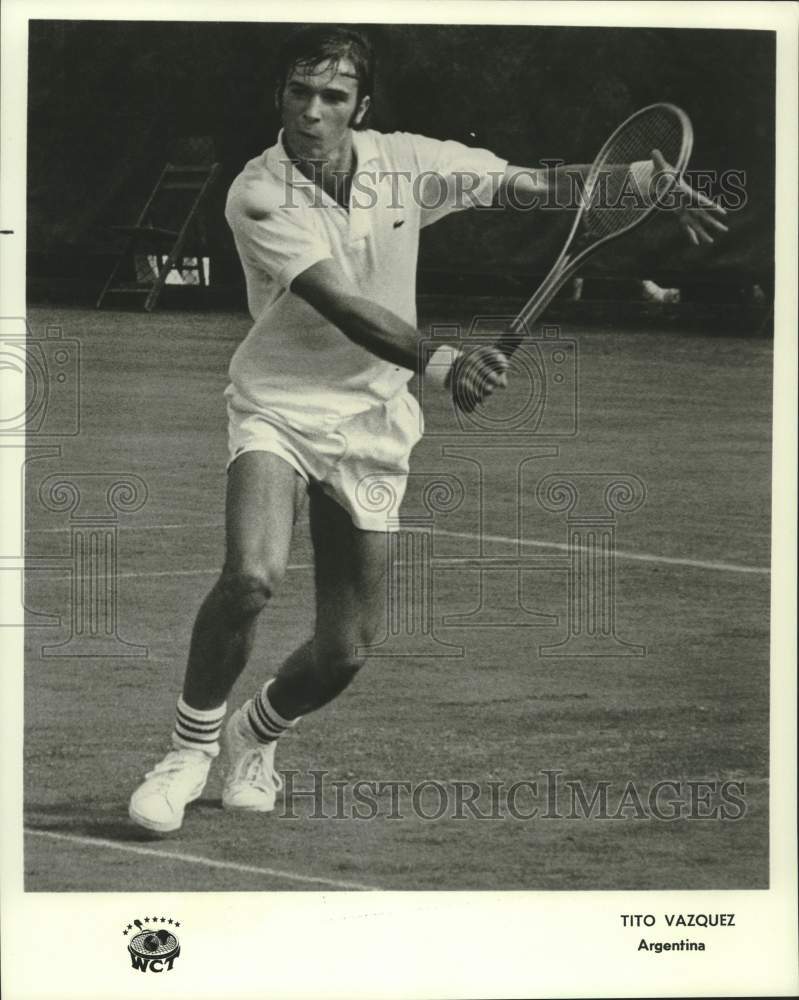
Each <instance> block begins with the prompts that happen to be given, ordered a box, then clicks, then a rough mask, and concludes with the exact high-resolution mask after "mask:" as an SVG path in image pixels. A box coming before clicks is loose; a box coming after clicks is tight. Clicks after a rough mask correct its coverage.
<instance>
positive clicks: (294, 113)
mask: <svg viewBox="0 0 799 1000" xmlns="http://www.w3.org/2000/svg"><path fill="white" fill-rule="evenodd" d="M368 106H369V98H368V96H367V97H364V98H363V99H362V100H361V101H360V102H358V78H357V76H356V73H355V68H354V66H353V65H352V62H351V61H350V60H349V59H341V60H338V61H333V60H331V61H329V62H326V63H320V64H319V65H318V66H310V67H309V66H295V67H294V69H293V70H292V71H291V72H290V73H289V75H288V78H287V79H286V84H285V86H284V88H283V93H282V94H281V95H280V110H281V114H282V118H283V128H284V130H285V139H286V143H287V144H288V146H289V148H290V150H291V152H292V153H294V154H295V155H296V156H299V157H300V158H301V159H303V160H328V159H331V158H332V159H335V158H336V154H337V153H339V152H340V151H341V149H342V148H343V147H344V146H345V145H346V144H348V143H349V142H351V137H350V134H349V133H350V129H351V128H352V127H353V126H354V125H357V124H359V123H360V121H361V120H362V119H363V116H364V115H365V114H366V110H367V108H368Z"/></svg>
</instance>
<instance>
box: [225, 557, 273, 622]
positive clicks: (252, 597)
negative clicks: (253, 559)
mask: <svg viewBox="0 0 799 1000" xmlns="http://www.w3.org/2000/svg"><path fill="white" fill-rule="evenodd" d="M284 575H285V570H283V569H282V568H280V567H277V566H268V565H266V566H252V567H244V568H230V567H225V569H223V570H222V575H221V576H220V578H219V580H218V582H217V585H216V589H217V591H218V593H219V595H220V597H221V598H222V601H223V602H224V604H225V606H226V609H227V610H228V612H229V613H230V614H231V615H233V616H234V617H242V618H249V617H252V616H253V615H257V614H258V613H259V612H261V611H263V609H264V608H265V607H266V605H267V603H268V602H269V600H270V599H271V598H272V596H273V595H274V594H275V592H276V591H277V589H278V588H279V587H280V584H281V583H282V582H283V577H284Z"/></svg>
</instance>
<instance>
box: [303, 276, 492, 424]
mask: <svg viewBox="0 0 799 1000" xmlns="http://www.w3.org/2000/svg"><path fill="white" fill-rule="evenodd" d="M291 291H292V292H293V293H294V294H295V295H298V296H299V297H300V298H302V299H304V300H305V301H306V302H307V303H308V304H309V305H311V306H313V308H314V309H316V311H317V312H318V313H320V314H321V315H322V316H324V318H325V319H326V320H328V322H330V323H332V324H333V325H334V326H336V327H338V329H339V330H341V332H342V333H343V334H344V335H345V336H346V337H348V338H349V339H350V340H351V341H352V342H353V343H355V344H358V345H359V347H363V348H365V349H366V350H367V351H370V352H371V353H372V354H375V355H376V356H377V357H379V358H382V359H383V360H384V361H389V362H390V363H391V364H395V365H399V366H400V367H402V368H407V369H409V370H410V371H412V372H416V373H417V374H419V375H424V374H425V372H426V371H428V372H432V371H433V370H434V371H435V372H436V374H437V377H438V380H439V381H444V383H445V384H446V385H447V386H448V387H449V388H450V389H451V390H452V395H453V399H454V400H455V402H456V404H457V405H458V406H459V407H460V408H461V409H464V410H467V411H468V410H471V409H474V407H475V406H476V405H477V404H478V403H480V402H482V400H483V399H485V398H486V397H487V396H490V395H491V393H492V392H493V391H494V389H495V388H496V387H497V386H498V385H501V386H504V385H505V382H506V377H505V371H506V369H507V366H508V363H507V360H506V359H505V357H504V355H503V354H501V352H500V351H498V350H496V349H495V348H492V347H480V348H476V349H473V350H470V351H469V352H468V353H467V352H461V351H459V350H458V349H457V348H456V347H455V346H454V345H451V346H448V347H445V346H442V347H439V348H437V349H436V351H435V354H438V355H439V357H438V359H436V361H435V362H434V363H433V364H432V365H430V361H431V356H432V355H428V356H427V357H424V356H422V352H421V351H420V350H419V332H418V330H417V329H416V328H415V327H413V326H411V325H410V324H409V323H406V322H405V321H404V320H403V319H401V318H400V317H399V316H397V315H396V313H393V312H391V310H390V309H386V308H384V307H383V306H381V305H378V304H377V303H376V302H372V301H371V300H370V299H367V298H364V296H362V295H360V294H359V292H358V290H357V289H356V288H355V287H354V286H353V284H352V282H351V281H349V279H348V278H347V276H346V275H345V273H344V271H343V270H342V268H341V266H340V265H339V264H338V263H337V262H336V261H335V260H332V259H328V260H322V261H319V262H318V263H317V264H313V265H312V266H311V267H309V268H308V269H307V270H306V271H303V273H302V274H300V275H299V276H298V277H297V278H295V279H294V281H293V282H292V284H291ZM441 352H448V357H449V358H450V359H451V364H449V365H446V364H444V365H442V364H441V357H442V354H441Z"/></svg>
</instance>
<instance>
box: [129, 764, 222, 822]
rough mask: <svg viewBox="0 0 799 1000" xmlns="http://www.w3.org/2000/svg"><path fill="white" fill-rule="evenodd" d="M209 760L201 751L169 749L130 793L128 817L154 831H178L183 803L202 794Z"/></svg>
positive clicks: (183, 808)
mask: <svg viewBox="0 0 799 1000" xmlns="http://www.w3.org/2000/svg"><path fill="white" fill-rule="evenodd" d="M212 761H213V757H212V756H211V755H210V754H207V753H204V752H203V751H202V750H170V752H169V753H168V754H167V755H166V757H164V759H163V760H162V761H160V763H158V764H156V765H155V767H154V768H153V769H152V771H148V772H147V774H146V775H145V778H144V781H143V782H142V784H141V785H139V787H138V788H137V789H136V791H135V792H134V793H133V795H132V796H131V799H130V806H129V807H128V815H129V816H130V818H131V819H132V820H133V822H134V823H138V824H139V826H143V827H144V828H145V829H146V830H154V831H155V832H156V833H171V832H172V831H173V830H179V829H180V826H181V824H182V823H183V813H184V811H185V809H186V806H187V805H188V804H189V802H193V801H194V800H195V799H198V798H199V797H200V796H201V795H202V792H203V789H204V788H205V783H206V781H207V780H208V771H209V770H210V767H211V763H212Z"/></svg>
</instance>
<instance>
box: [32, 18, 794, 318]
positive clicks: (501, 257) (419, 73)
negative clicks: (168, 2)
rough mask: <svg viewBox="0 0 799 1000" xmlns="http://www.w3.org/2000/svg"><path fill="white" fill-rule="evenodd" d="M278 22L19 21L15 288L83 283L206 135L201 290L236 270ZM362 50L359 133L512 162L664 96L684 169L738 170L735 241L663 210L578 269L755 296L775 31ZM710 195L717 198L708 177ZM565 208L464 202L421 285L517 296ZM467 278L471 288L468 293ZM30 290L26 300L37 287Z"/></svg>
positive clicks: (484, 34) (544, 35) (768, 217)
mask: <svg viewBox="0 0 799 1000" xmlns="http://www.w3.org/2000/svg"><path fill="white" fill-rule="evenodd" d="M292 27H293V25H288V24H275V23H267V24H249V23H247V24H244V23H239V24H236V23H209V22H205V23H184V22H172V23H168V22H167V23H164V22H161V23H149V22H142V21H139V22H120V21H114V22H97V21H96V22H88V21H87V22H82V21H31V23H30V52H29V56H30V58H29V91H28V100H29V119H28V255H29V259H28V270H29V285H30V286H31V287H32V288H34V289H38V290H39V291H40V292H41V291H42V290H43V289H44V290H46V289H48V288H55V287H57V286H58V285H59V284H60V283H63V282H67V283H69V282H73V283H79V284H81V285H83V286H85V287H87V288H92V289H94V290H95V291H96V290H99V287H100V286H101V285H102V281H103V280H104V279H105V277H106V276H107V273H108V270H109V267H110V265H111V262H112V260H113V257H114V250H115V248H117V247H118V246H119V242H118V237H117V236H115V234H114V233H113V232H112V231H111V230H110V229H109V227H110V226H111V225H112V224H115V223H130V222H133V221H134V220H135V218H136V216H137V214H138V211H139V209H140V208H141V205H142V204H143V201H144V199H145V198H146V196H147V194H148V193H149V191H150V190H151V188H152V187H153V184H154V182H155V180H156V178H157V176H158V174H159V172H160V169H161V167H162V166H163V164H164V163H165V162H166V161H168V160H170V159H173V160H174V159H185V157H186V148H185V142H186V140H187V139H189V138H194V137H208V138H210V140H212V147H211V148H212V150H213V155H214V157H215V159H216V160H218V161H219V162H220V163H221V166H222V174H221V179H220V181H219V183H218V184H217V186H216V189H215V191H214V193H213V195H212V197H211V201H210V204H209V206H208V222H209V230H210V243H211V258H212V283H214V284H216V285H219V286H226V287H237V286H240V285H241V284H242V278H241V272H240V268H239V264H238V260H237V258H236V254H235V249H234V247H233V243H232V240H231V238H230V235H229V233H228V231H227V226H226V223H225V221H224V218H223V213H222V210H223V205H224V198H225V194H226V191H227V188H228V186H229V184H230V182H231V181H232V179H233V178H234V177H235V175H236V174H237V173H238V171H239V170H240V169H241V167H242V166H243V164H244V162H245V161H246V160H247V159H249V158H251V157H253V156H256V155H258V154H259V153H260V152H261V151H262V150H263V149H264V148H266V147H267V146H269V145H272V144H273V142H274V139H275V136H276V134H277V130H278V128H279V121H278V116H277V112H276V110H275V108H274V103H273V82H272V80H273V67H274V59H275V53H276V51H277V48H278V46H279V45H280V43H281V41H282V40H283V38H284V37H285V36H286V34H287V33H288V32H289V31H290V30H291V29H292ZM366 30H368V31H369V33H370V35H371V37H372V38H373V41H374V43H375V48H376V51H377V55H378V83H377V87H376V93H375V99H376V100H375V113H374V115H373V117H372V120H371V126H372V127H373V128H378V129H380V130H383V131H393V130H395V129H399V130H406V131H413V132H420V133H423V134H427V135H431V136H434V137H437V138H442V139H446V138H452V139H459V140H461V141H463V142H467V143H469V144H472V145H479V146H485V147H487V148H489V149H491V150H493V151H494V152H496V153H497V154H499V155H501V156H503V157H506V158H507V159H509V160H510V161H511V162H514V163H517V164H520V165H524V166H528V165H529V166H532V165H535V164H537V163H539V162H540V161H541V160H543V159H554V158H559V159H563V160H565V161H571V162H584V161H590V160H591V159H593V156H594V155H595V153H596V152H597V151H598V149H599V147H600V145H601V144H602V142H603V141H604V139H605V138H606V137H607V135H608V134H609V133H610V132H611V131H612V130H613V129H614V128H615V127H616V125H617V124H619V122H620V121H621V120H623V118H624V117H625V116H626V115H628V114H629V113H631V112H632V111H634V110H635V109H637V108H639V107H641V106H643V105H645V104H648V103H651V102H653V101H673V102H674V103H676V104H679V105H680V106H681V107H683V108H684V109H685V110H686V111H687V112H688V114H689V116H690V117H691V119H692V121H693V124H694V129H695V133H696V140H695V145H694V153H693V157H692V161H691V168H690V169H691V170H692V171H715V172H717V173H718V174H721V173H722V172H724V171H738V172H743V174H744V175H745V194H746V197H745V199H743V200H744V202H745V203H744V204H740V202H741V200H742V199H738V204H735V203H734V202H733V201H731V200H727V201H726V204H727V206H728V208H729V209H730V216H731V233H730V234H729V236H727V237H725V238H724V239H723V240H722V241H721V243H719V244H718V245H717V246H715V247H713V248H710V249H707V248H693V247H691V246H689V245H687V244H686V243H685V242H684V241H683V237H682V235H681V234H680V233H679V232H678V230H677V227H676V226H674V225H673V224H672V223H671V220H669V219H667V218H665V217H664V216H661V217H659V218H657V219H656V220H655V221H654V222H653V223H652V224H649V225H647V226H644V227H642V228H641V229H639V230H637V231H636V232H635V233H633V234H632V235H631V236H630V237H629V238H627V239H625V240H622V241H619V242H618V243H616V244H614V245H613V246H612V247H611V248H609V249H608V250H606V251H603V252H602V253H601V254H600V255H598V256H597V258H595V260H594V261H593V262H592V263H591V264H590V265H589V269H588V271H587V274H588V276H589V278H590V277H591V275H600V276H605V277H611V278H619V279H622V278H625V279H629V278H634V277H638V278H651V279H654V280H657V281H659V282H660V283H665V284H669V283H678V284H680V285H682V286H683V287H685V286H692V287H695V288H696V287H700V286H702V285H706V286H713V287H715V288H716V290H717V291H718V289H722V290H723V291H722V295H721V298H724V299H726V300H727V301H732V300H734V299H735V298H736V296H737V295H739V294H740V293H741V289H745V288H751V286H752V284H753V283H758V284H760V285H761V287H762V288H763V289H764V290H765V292H766V295H767V296H768V295H770V294H771V289H772V287H773V232H774V95H775V40H774V35H773V33H771V32H745V31H723V30H718V31H715V30H714V31H709V30H683V29H638V28H636V29H630V28H558V27H528V26H512V27H511V26H507V27H506V26H448V25H440V26H439V25H423V26H421V25H372V26H366ZM715 194H716V195H717V196H721V197H722V198H723V199H724V198H725V193H724V185H723V184H722V183H721V182H718V183H717V184H716V187H715ZM570 222H571V215H570V213H568V212H563V211H551V210H549V211H543V210H539V211H537V212H534V213H528V212H513V211H511V210H507V211H503V212H465V213H460V214H458V215H456V216H453V217H450V218H448V219H446V220H444V221H443V222H442V223H439V224H438V225H436V226H433V227H431V228H430V229H428V230H427V231H426V233H425V234H424V236H423V244H422V253H421V258H420V272H421V273H420V288H421V289H422V290H425V289H428V290H439V289H446V290H453V288H457V287H468V288H471V289H474V288H478V287H483V286H485V285H486V283H488V285H489V286H490V284H491V281H492V280H493V281H494V282H495V284H496V283H499V284H498V286H497V287H498V288H499V290H500V291H502V290H505V291H507V290H509V289H510V290H513V287H514V280H518V288H519V293H520V294H527V293H528V292H529V286H530V282H531V279H532V278H533V277H534V276H537V275H542V274H543V273H545V272H546V271H547V270H548V269H549V266H550V264H551V262H552V259H553V257H554V255H555V254H556V253H557V252H558V250H559V248H560V244H561V242H562V240H563V238H564V237H565V235H566V232H567V231H568V227H569V225H570ZM481 283H482V284H481ZM34 297H35V296H34Z"/></svg>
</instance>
